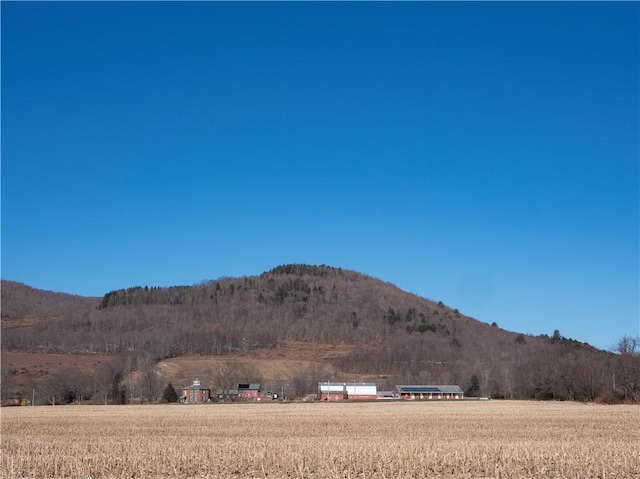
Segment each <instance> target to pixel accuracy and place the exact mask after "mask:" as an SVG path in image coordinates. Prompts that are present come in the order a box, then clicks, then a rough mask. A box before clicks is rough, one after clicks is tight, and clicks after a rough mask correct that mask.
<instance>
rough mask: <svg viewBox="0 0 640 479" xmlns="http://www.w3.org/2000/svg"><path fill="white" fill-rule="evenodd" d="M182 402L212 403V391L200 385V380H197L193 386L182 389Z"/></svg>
mask: <svg viewBox="0 0 640 479" xmlns="http://www.w3.org/2000/svg"><path fill="white" fill-rule="evenodd" d="M180 401H181V402H183V403H187V404H197V403H207V402H211V389H209V388H208V387H205V386H203V385H202V384H200V380H199V379H198V378H196V379H195V380H194V381H193V384H192V385H191V386H186V387H183V388H182V395H181V396H180Z"/></svg>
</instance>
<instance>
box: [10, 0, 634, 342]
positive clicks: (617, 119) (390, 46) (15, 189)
mask: <svg viewBox="0 0 640 479" xmlns="http://www.w3.org/2000/svg"><path fill="white" fill-rule="evenodd" d="M1 8H2V78H1V80H2V85H1V87H2V277H3V278H4V279H10V280H14V281H20V282H23V283H26V284H29V285H31V286H34V287H38V288H43V289H48V290H54V291H63V292H68V293H74V294H82V295H96V296H101V295H102V294H104V293H106V292H108V291H110V290H112V289H118V288H122V287H128V286H134V285H149V286H152V285H155V286H169V285H174V284H193V283H196V282H199V281H200V280H203V279H215V278H218V277H221V276H243V275H254V274H260V273H262V272H263V271H265V270H268V269H270V268H272V267H274V266H277V265H279V264H284V263H309V264H329V265H332V266H339V267H342V268H347V269H353V270H356V271H360V272H363V273H365V274H368V275H371V276H374V277H377V278H380V279H382V280H384V281H388V282H391V283H394V284H396V285H397V286H399V287H400V288H402V289H404V290H407V291H409V292H412V293H415V294H418V295H420V296H423V297H427V298H430V299H434V300H438V301H439V300H441V301H443V302H445V303H446V304H448V305H450V306H451V307H456V308H458V309H459V310H460V311H461V312H463V313H465V314H468V315H470V316H473V317H475V318H477V319H479V320H481V321H485V322H488V323H491V322H493V321H495V322H497V323H498V324H499V325H500V326H501V327H503V328H506V329H509V330H513V331H519V332H525V333H531V334H541V333H546V334H552V333H553V331H554V330H555V329H559V330H560V332H561V333H562V334H563V335H564V336H567V337H572V338H575V339H578V340H581V341H586V342H589V343H590V344H593V345H596V346H599V347H602V348H609V347H611V346H613V345H614V344H615V342H616V341H617V340H618V339H619V338H620V337H621V336H622V335H624V334H628V335H634V336H635V335H638V334H640V331H639V330H640V312H639V308H640V306H639V304H640V300H639V286H640V285H639V262H640V260H639V252H638V250H639V248H638V246H639V230H640V228H639V222H640V220H639V204H640V202H639V186H638V185H639V183H640V173H639V140H638V132H639V129H640V125H639V112H638V108H639V107H638V104H639V98H638V96H639V95H638V85H639V73H638V72H639V68H638V58H639V38H640V37H639V18H640V15H639V13H640V5H639V4H638V3H637V2H624V3H595V2H575V3H574V2H570V3H555V2H531V3H503V2H492V3H480V2H478V3H456V2H453V3H448V2H443V3H440V2H435V3H431V2H426V3H418V2H408V3H378V2H376V3H367V2H355V3H340V2H331V3H289V2H284V3H243V2H240V3H233V2H232V3H218V2H211V3H208V2H194V3H187V4H184V3H169V2H162V3H154V2H135V3H128V2H101V3H93V2H87V3H76V2H68V3H55V2H42V3H41V2H2V5H1Z"/></svg>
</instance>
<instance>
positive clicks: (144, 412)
mask: <svg viewBox="0 0 640 479" xmlns="http://www.w3.org/2000/svg"><path fill="white" fill-rule="evenodd" d="M1 472H2V474H1V476H2V477H4V478H124V477H127V478H131V477H140V478H157V477H171V478H174V477H175V478H188V477H190V478H201V477H221V478H226V477H236V478H237V477H270V478H281V477H299V478H303V477H304V478H356V477H366V478H415V477H443V478H444V477H461V478H489V477H493V478H499V477H504V478H507V477H508V478H519V477H523V478H525V477H526V478H555V477H558V478H560V477H561V478H640V408H638V407H637V406H599V405H584V404H576V403H537V402H498V401H485V402H463V401H451V402H403V403H397V402H374V403H329V404H327V403H315V404H273V403H270V404H226V405H225V404H221V405H201V406H183V405H171V406H64V407H32V408H5V409H3V410H2V470H1Z"/></svg>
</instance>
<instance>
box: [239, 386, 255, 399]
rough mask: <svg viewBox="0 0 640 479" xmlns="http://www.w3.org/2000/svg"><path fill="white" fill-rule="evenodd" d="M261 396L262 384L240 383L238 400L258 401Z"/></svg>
mask: <svg viewBox="0 0 640 479" xmlns="http://www.w3.org/2000/svg"><path fill="white" fill-rule="evenodd" d="M259 396H260V384H258V383H240V384H238V401H258V398H259Z"/></svg>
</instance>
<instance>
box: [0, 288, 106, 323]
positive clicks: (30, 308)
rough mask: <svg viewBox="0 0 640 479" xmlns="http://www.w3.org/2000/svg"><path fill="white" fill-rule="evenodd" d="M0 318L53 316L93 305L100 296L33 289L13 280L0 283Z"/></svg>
mask: <svg viewBox="0 0 640 479" xmlns="http://www.w3.org/2000/svg"><path fill="white" fill-rule="evenodd" d="M0 292H1V300H0V304H1V306H2V319H21V318H30V317H36V316H54V315H59V314H64V313H68V312H71V311H77V310H84V309H87V308H91V307H95V306H96V305H97V304H98V302H99V301H100V298H87V297H84V296H75V295H72V294H66V293H54V292H52V291H43V290H41V289H35V288H32V287H30V286H27V285H26V284H22V283H17V282H15V281H5V280H2V282H1V284H0Z"/></svg>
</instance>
